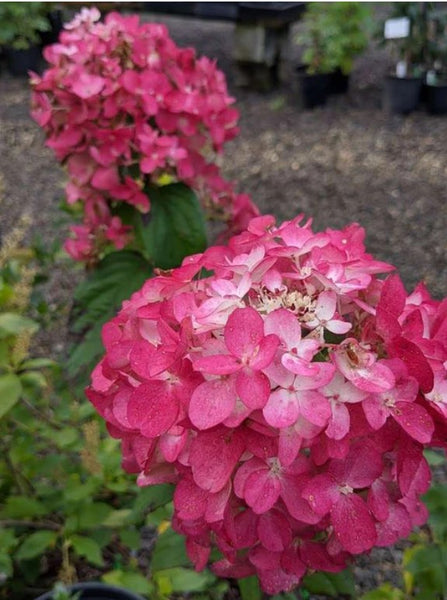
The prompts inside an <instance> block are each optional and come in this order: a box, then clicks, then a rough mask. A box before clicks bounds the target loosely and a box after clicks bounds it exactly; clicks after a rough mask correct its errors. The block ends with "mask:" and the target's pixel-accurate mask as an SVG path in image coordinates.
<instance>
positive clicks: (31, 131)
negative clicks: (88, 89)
mask: <svg viewBox="0 0 447 600" xmlns="http://www.w3.org/2000/svg"><path fill="white" fill-rule="evenodd" d="M154 20H157V21H162V22H165V23H166V24H167V25H168V27H169V29H170V32H171V35H172V37H173V38H174V39H175V40H176V41H177V43H179V44H180V45H193V46H195V48H196V49H197V51H198V53H199V54H206V55H208V56H210V57H214V58H216V59H217V61H218V64H219V66H220V67H221V68H222V69H223V70H224V72H225V73H226V75H227V78H228V83H229V87H230V90H231V92H232V94H233V95H234V96H235V97H236V98H237V106H238V108H239V110H240V112H241V119H240V125H241V133H240V136H239V137H238V138H237V139H236V140H235V141H233V142H232V143H231V144H230V145H229V146H228V151H227V154H226V158H225V161H224V171H225V173H226V175H227V176H228V177H229V178H231V179H233V180H235V181H237V182H238V187H239V190H240V191H243V192H248V193H250V194H251V195H252V197H253V198H254V200H255V201H256V202H257V203H258V205H259V207H260V208H261V210H262V211H264V212H269V213H273V214H274V215H276V216H277V217H278V218H279V219H281V220H283V219H290V218H292V217H293V216H295V215H297V214H298V213H300V212H304V213H305V215H306V216H312V217H313V218H314V228H315V229H316V230H320V229H324V228H326V227H331V228H338V227H342V226H343V225H345V224H347V223H349V222H351V221H357V222H359V223H360V224H362V225H363V226H364V227H365V228H366V231H367V237H366V245H367V248H368V251H369V252H371V253H372V254H374V255H375V256H376V257H377V258H379V259H381V260H385V261H388V262H391V263H393V264H395V265H396V266H397V268H398V269H399V271H400V273H401V275H402V278H403V280H404V282H405V284H406V286H407V289H408V290H410V289H411V288H412V287H413V286H414V285H415V284H416V283H417V282H418V281H419V280H421V279H422V280H424V281H425V282H426V284H427V285H428V287H429V289H430V291H431V293H432V294H433V295H434V296H435V297H437V298H442V297H443V296H445V295H447V247H446V229H447V227H446V226H447V210H446V208H445V200H446V195H447V193H446V175H447V151H446V140H447V118H442V117H432V116H428V115H426V114H425V113H424V112H423V111H419V112H416V113H414V114H412V115H411V116H409V117H406V118H403V117H399V116H390V115H387V114H385V113H384V112H383V111H382V109H381V102H380V100H381V82H382V79H383V75H384V73H385V71H386V69H387V66H388V63H389V58H388V57H387V55H386V54H385V53H384V52H383V51H381V50H377V49H375V48H370V50H369V51H368V52H367V53H366V54H365V55H364V56H363V57H362V58H361V59H360V60H359V61H358V62H357V64H356V67H355V71H354V73H353V76H352V82H351V89H350V92H349V94H348V95H347V96H345V97H339V98H332V99H331V100H330V102H329V104H328V105H327V106H326V107H324V108H320V109H315V110H313V111H303V110H301V108H300V103H299V94H298V90H297V88H296V82H295V76H294V67H295V65H296V64H297V63H298V62H299V49H298V48H297V47H296V46H293V45H291V47H290V53H289V55H288V56H287V59H286V63H285V69H284V70H285V72H286V75H287V77H286V81H285V82H284V83H283V84H282V85H281V86H279V87H278V88H277V89H276V90H275V91H273V92H271V93H269V94H265V95H260V94H258V93H255V92H251V91H248V90H240V89H237V88H236V87H235V77H234V70H233V68H232V62H231V48H232V33H233V26H232V25H231V24H228V23H217V22H204V21H198V20H190V19H179V18H174V17H165V18H162V17H160V16H157V17H156V18H155V19H154ZM28 102H29V90H28V85H27V82H26V81H24V80H17V79H12V78H10V77H9V76H8V75H7V74H5V72H4V71H3V73H2V74H1V76H0V177H1V178H2V180H3V187H4V192H3V196H4V198H3V201H2V204H1V205H0V210H1V222H0V234H1V233H3V234H4V233H5V232H6V231H8V230H9V229H10V228H11V227H12V226H13V225H14V223H16V222H17V219H18V218H19V216H20V215H21V214H22V213H23V212H29V213H31V215H32V218H33V227H32V231H31V234H32V235H36V234H38V235H39V236H40V237H41V238H42V239H43V240H45V241H46V242H51V241H53V240H55V239H59V240H63V239H64V237H65V233H64V231H63V228H61V227H60V221H61V216H60V211H59V210H58V208H57V206H58V203H59V202H60V201H61V199H62V198H63V182H64V175H63V172H62V170H61V169H59V167H58V166H57V164H56V161H55V159H54V158H53V156H52V153H51V152H50V151H49V150H47V149H45V148H44V147H43V136H42V134H41V132H40V131H39V129H38V127H37V126H36V125H35V124H34V123H33V122H32V121H31V120H30V118H29V116H28V110H29V108H28ZM75 279H76V277H73V271H72V269H68V268H67V267H66V266H64V265H63V264H62V265H61V266H59V267H58V268H56V269H55V271H54V273H53V276H52V279H51V281H50V283H49V286H48V288H47V292H48V295H49V297H50V298H51V301H52V302H53V303H54V304H56V305H57V304H59V303H63V302H64V301H66V300H67V298H69V297H70V294H71V290H72V289H73V282H74V281H75ZM66 312H67V311H65V312H64V313H63V314H64V315H65V314H66ZM64 319H65V317H63V318H62V319H59V320H58V322H57V323H56V325H55V326H54V327H53V328H52V329H50V330H49V332H48V333H47V334H46V337H45V336H44V337H43V338H42V344H43V346H44V347H45V350H46V351H49V352H50V353H52V354H53V355H57V354H58V353H60V352H61V351H63V348H64V339H65V337H66V334H64V326H65V325H64V324H65V321H64ZM61 321H62V322H61ZM401 548H402V546H401V545H400V546H396V547H394V548H392V549H387V550H375V551H373V552H372V553H371V555H370V556H369V557H364V558H361V559H360V560H359V561H358V563H357V566H356V568H355V571H356V579H357V582H358V586H359V588H358V591H359V593H360V591H363V590H365V589H371V588H373V587H374V586H376V585H378V584H379V583H380V582H382V581H384V580H389V581H394V582H396V583H397V582H398V568H397V565H398V564H399V561H400V555H401Z"/></svg>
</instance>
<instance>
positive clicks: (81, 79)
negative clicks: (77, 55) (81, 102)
mask: <svg viewBox="0 0 447 600" xmlns="http://www.w3.org/2000/svg"><path fill="white" fill-rule="evenodd" d="M105 84H106V80H105V79H104V78H103V77H98V76H97V75H91V74H90V73H88V72H87V71H82V72H81V73H79V74H78V75H77V76H76V77H75V78H74V79H73V84H72V85H71V89H72V91H73V92H74V93H75V94H76V95H77V96H79V97H80V98H83V99H86V98H91V97H92V96H97V95H98V94H99V93H100V91H101V90H102V89H103V87H104V86H105Z"/></svg>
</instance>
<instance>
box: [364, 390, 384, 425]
mask: <svg viewBox="0 0 447 600" xmlns="http://www.w3.org/2000/svg"><path fill="white" fill-rule="evenodd" d="M362 408H363V410H364V412H365V417H366V419H367V421H368V423H369V424H370V425H371V427H372V428H373V429H380V428H381V427H383V426H384V425H385V422H386V420H387V418H388V416H389V414H390V410H389V408H388V407H386V406H384V403H383V402H382V400H381V398H380V396H378V395H376V394H371V395H370V396H368V397H367V398H365V399H364V400H363V402H362Z"/></svg>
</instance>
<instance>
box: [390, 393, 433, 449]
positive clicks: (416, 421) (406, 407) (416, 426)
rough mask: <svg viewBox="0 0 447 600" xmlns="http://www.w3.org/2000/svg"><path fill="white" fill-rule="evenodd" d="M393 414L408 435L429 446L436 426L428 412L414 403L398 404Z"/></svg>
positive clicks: (392, 410) (392, 411)
mask: <svg viewBox="0 0 447 600" xmlns="http://www.w3.org/2000/svg"><path fill="white" fill-rule="evenodd" d="M391 414H392V415H393V417H394V418H395V419H396V421H397V422H398V423H399V425H400V426H401V427H402V429H404V430H405V431H406V432H407V433H408V435H410V436H411V437H412V438H413V439H414V440H416V441H417V442H420V443H421V444H428V443H429V442H430V441H431V439H432V436H433V432H434V430H435V426H434V423H433V419H432V418H431V416H430V415H429V414H428V412H427V411H426V410H425V408H423V407H422V406H419V404H416V403H414V402H396V406H395V408H393V409H391Z"/></svg>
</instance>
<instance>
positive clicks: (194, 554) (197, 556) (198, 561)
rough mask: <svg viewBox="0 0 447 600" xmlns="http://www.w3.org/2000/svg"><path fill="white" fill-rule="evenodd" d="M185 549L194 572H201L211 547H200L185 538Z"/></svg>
mask: <svg viewBox="0 0 447 600" xmlns="http://www.w3.org/2000/svg"><path fill="white" fill-rule="evenodd" d="M185 547H186V553H187V554H188V557H189V560H190V561H191V562H192V564H193V565H194V567H195V569H196V571H202V569H204V568H205V567H206V565H207V563H208V559H209V556H210V552H211V546H202V545H201V544H198V543H196V542H195V541H194V540H193V539H191V538H186V541H185Z"/></svg>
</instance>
